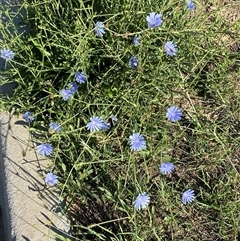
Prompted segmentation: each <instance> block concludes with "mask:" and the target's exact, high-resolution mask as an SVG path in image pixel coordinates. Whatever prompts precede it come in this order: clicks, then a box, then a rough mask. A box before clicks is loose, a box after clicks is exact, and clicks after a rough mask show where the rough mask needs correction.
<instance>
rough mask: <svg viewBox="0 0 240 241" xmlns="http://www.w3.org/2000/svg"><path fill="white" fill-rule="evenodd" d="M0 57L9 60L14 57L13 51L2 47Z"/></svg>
mask: <svg viewBox="0 0 240 241" xmlns="http://www.w3.org/2000/svg"><path fill="white" fill-rule="evenodd" d="M1 58H3V59H6V60H10V59H13V58H14V53H13V51H12V50H10V49H2V50H1Z"/></svg>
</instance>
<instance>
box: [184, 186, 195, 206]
mask: <svg viewBox="0 0 240 241" xmlns="http://www.w3.org/2000/svg"><path fill="white" fill-rule="evenodd" d="M195 198H196V196H195V194H194V191H193V190H192V189H188V190H187V191H185V192H184V193H183V194H182V202H183V203H184V204H187V203H191V202H192V201H193V200H194V199H195Z"/></svg>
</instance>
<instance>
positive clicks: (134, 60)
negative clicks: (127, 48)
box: [129, 56, 138, 69]
mask: <svg viewBox="0 0 240 241" xmlns="http://www.w3.org/2000/svg"><path fill="white" fill-rule="evenodd" d="M137 65H138V59H137V57H136V56H132V57H131V58H130V60H129V66H130V67H131V68H133V69H134V68H136V67H137Z"/></svg>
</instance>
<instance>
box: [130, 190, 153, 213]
mask: <svg viewBox="0 0 240 241" xmlns="http://www.w3.org/2000/svg"><path fill="white" fill-rule="evenodd" d="M149 203H150V197H149V195H148V194H146V192H144V193H142V194H139V195H138V196H137V198H136V200H135V201H134V202H133V204H134V207H135V208H136V209H137V210H141V209H143V208H146V207H147V206H148V204H149Z"/></svg>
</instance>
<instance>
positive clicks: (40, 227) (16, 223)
mask: <svg viewBox="0 0 240 241" xmlns="http://www.w3.org/2000/svg"><path fill="white" fill-rule="evenodd" d="M22 122H23V121H22V118H16V117H15V116H13V115H12V114H10V113H7V114H6V113H0V126H1V131H0V140H1V142H0V145H1V149H0V150H1V151H2V153H0V154H1V155H0V161H1V163H0V174H1V177H2V179H1V184H2V187H3V189H2V190H3V195H2V203H1V204H2V210H3V218H4V229H5V236H6V241H8V240H9V241H42V240H59V239H58V238H56V235H59V234H60V235H61V236H63V237H66V238H69V239H71V238H72V237H71V235H70V222H69V220H67V218H66V217H63V216H62V215H61V213H60V212H58V213H57V211H56V210H57V209H58V210H60V209H61V208H62V207H61V206H62V203H63V200H61V199H59V190H58V189H57V188H53V189H52V188H50V189H45V188H44V187H45V183H44V178H43V177H42V175H39V172H43V171H46V170H49V168H50V166H51V163H50V162H49V160H45V159H44V158H42V157H40V156H39V157H38V155H36V152H35V148H31V147H30V148H29V149H28V151H27V155H26V156H25V157H23V156H22V150H23V149H24V148H26V141H27V139H26V138H28V137H29V135H28V130H27V128H26V126H24V125H21V124H20V125H19V124H16V123H22ZM1 240H2V239H1Z"/></svg>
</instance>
